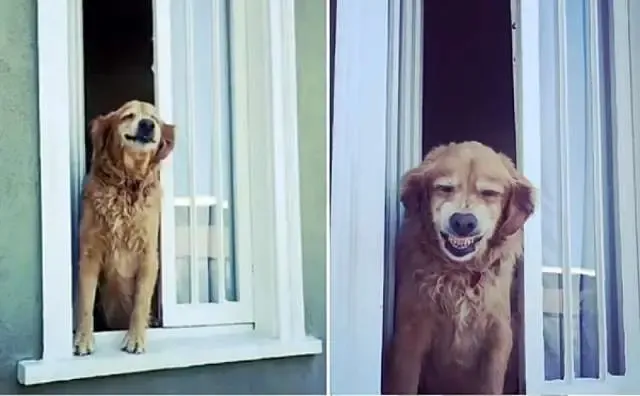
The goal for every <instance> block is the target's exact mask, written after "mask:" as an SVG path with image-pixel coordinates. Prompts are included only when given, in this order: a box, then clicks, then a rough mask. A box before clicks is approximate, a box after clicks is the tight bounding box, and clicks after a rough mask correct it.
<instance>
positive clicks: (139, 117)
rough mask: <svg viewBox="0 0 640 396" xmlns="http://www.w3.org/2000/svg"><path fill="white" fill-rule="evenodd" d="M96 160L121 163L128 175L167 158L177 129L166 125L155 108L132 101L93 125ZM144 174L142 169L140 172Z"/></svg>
mask: <svg viewBox="0 0 640 396" xmlns="http://www.w3.org/2000/svg"><path fill="white" fill-rule="evenodd" d="M91 138H92V142H93V152H94V158H96V157H97V156H100V155H101V154H103V153H106V154H108V156H109V157H110V158H111V160H112V161H113V160H116V158H117V159H121V160H122V161H124V166H125V167H126V168H127V169H128V170H129V171H135V170H136V169H135V168H136V167H139V168H146V167H148V166H149V165H150V164H153V163H158V162H160V161H161V160H163V159H164V158H166V157H167V156H168V155H169V153H170V152H171V151H172V150H173V147H174V126H173V125H169V124H166V123H164V122H163V121H162V120H161V119H160V116H159V115H158V111H157V110H156V108H155V107H154V106H153V105H152V104H150V103H146V102H141V101H137V100H132V101H129V102H127V103H125V104H124V105H122V107H120V108H119V109H117V110H115V111H113V112H111V113H109V114H108V115H106V116H99V117H97V118H96V119H94V120H93V121H92V122H91ZM139 170H143V169H139Z"/></svg>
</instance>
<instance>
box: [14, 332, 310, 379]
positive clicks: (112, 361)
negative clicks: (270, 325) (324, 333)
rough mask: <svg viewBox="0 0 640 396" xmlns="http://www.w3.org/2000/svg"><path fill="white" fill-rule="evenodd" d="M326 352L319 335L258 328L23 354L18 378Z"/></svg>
mask: <svg viewBox="0 0 640 396" xmlns="http://www.w3.org/2000/svg"><path fill="white" fill-rule="evenodd" d="M320 353H322V342H321V341H320V340H319V339H317V338H314V337H305V338H302V339H299V340H289V341H283V340H279V339H276V338H271V337H265V336H259V335H257V334H254V333H249V334H230V335H218V336H215V337H198V338H192V337H189V338H186V337H171V338H167V339H161V340H155V341H152V340H150V341H148V345H147V351H146V353H144V354H141V355H129V354H126V353H124V352H122V351H120V350H119V349H118V348H116V347H108V348H105V347H104V346H103V347H102V348H101V345H100V344H98V345H97V347H96V351H95V352H94V353H93V354H92V355H91V356H81V357H76V356H72V357H69V358H64V359H50V360H49V359H44V360H23V361H21V362H19V363H18V382H20V384H22V385H27V386H28V385H35V384H44V383H49V382H58V381H69V380H74V379H80V378H93V377H104V376H110V375H118V374H128V373H140V372H146V371H153V370H163V369H174V368H184V367H195V366H204V365H209V364H219V363H229V362H241V361H248V360H259V359H270V358H281V357H287V356H302V355H315V354H320Z"/></svg>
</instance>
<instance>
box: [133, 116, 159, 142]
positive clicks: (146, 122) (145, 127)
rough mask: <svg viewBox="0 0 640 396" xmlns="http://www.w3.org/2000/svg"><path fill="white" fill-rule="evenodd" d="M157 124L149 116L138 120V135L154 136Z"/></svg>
mask: <svg viewBox="0 0 640 396" xmlns="http://www.w3.org/2000/svg"><path fill="white" fill-rule="evenodd" d="M154 127H155V124H154V123H153V121H151V120H150V119H148V118H143V119H141V120H140V122H138V131H137V135H138V136H140V137H144V138H149V137H152V136H153V129H154Z"/></svg>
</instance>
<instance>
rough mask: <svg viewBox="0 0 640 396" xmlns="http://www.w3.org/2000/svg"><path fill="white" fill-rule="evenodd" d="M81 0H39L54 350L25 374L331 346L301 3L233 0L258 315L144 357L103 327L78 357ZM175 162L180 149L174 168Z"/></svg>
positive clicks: (165, 71)
mask: <svg viewBox="0 0 640 396" xmlns="http://www.w3.org/2000/svg"><path fill="white" fill-rule="evenodd" d="M170 1H171V0H155V3H154V14H155V22H156V24H160V25H162V24H163V23H169V13H170ZM81 3H82V2H81V1H80V0H38V50H39V57H38V62H39V84H40V86H39V93H40V97H39V101H40V105H39V111H40V150H41V153H40V156H41V157H40V158H41V161H40V172H41V173H40V174H41V186H42V188H41V197H42V207H41V210H42V243H43V245H42V252H43V255H42V268H43V277H42V284H43V285H42V299H43V303H42V306H43V354H42V357H41V358H39V359H30V360H22V361H20V362H19V363H18V370H17V377H18V381H19V382H20V383H21V384H23V385H32V384H41V383H47V382H54V381H65V380H71V379H76V378H90V377H96V376H106V375H115V374H123V373H133V372H143V371H150V370H159V369H168V368H178V367H192V366H198V365H206V364H217V363H224V362H232V361H242V360H255V359H265V358H274V357H285V356H297V355H312V354H319V353H321V352H322V343H321V341H320V340H319V339H316V338H314V337H310V336H308V335H306V333H305V323H304V304H303V299H304V296H303V289H302V254H301V236H300V221H301V216H300V202H299V200H300V196H299V180H298V179H299V175H298V145H297V127H298V123H297V108H296V105H297V102H296V97H297V89H296V85H295V83H296V58H295V34H294V28H295V25H294V24H295V19H294V8H293V7H294V2H293V0H270V1H269V2H268V3H265V2H255V1H253V0H233V1H232V2H230V4H231V5H232V9H231V14H232V18H235V19H234V22H235V23H234V26H235V27H234V28H233V30H232V34H233V35H234V36H233V40H246V42H247V49H246V51H243V52H241V53H237V54H235V55H234V58H233V59H232V65H233V66H232V67H233V71H234V75H235V77H234V80H233V87H234V93H235V91H236V90H237V91H238V95H235V96H236V100H237V102H236V103H234V105H235V107H236V109H237V111H234V114H233V117H234V120H233V122H234V125H235V127H236V128H239V131H238V133H237V135H238V136H237V137H236V138H237V139H241V140H243V141H244V142H245V143H246V145H245V146H244V147H246V151H247V152H246V154H247V156H246V157H245V158H250V159H251V161H250V162H251V163H250V164H248V165H247V166H246V167H244V168H240V169H239V171H240V172H245V173H246V174H247V176H248V179H250V180H251V189H252V191H254V186H258V187H257V188H258V189H257V192H256V193H255V194H247V195H246V196H243V197H242V198H241V199H240V200H239V201H236V202H235V203H236V205H238V202H240V203H241V204H245V205H250V207H249V208H250V209H251V210H244V214H243V216H245V217H243V218H242V219H241V220H240V221H245V222H246V224H250V225H251V230H250V231H251V238H252V239H253V241H254V243H252V244H251V251H249V252H247V253H246V254H248V258H249V259H250V260H252V263H253V271H254V279H256V281H255V282H253V285H251V287H252V291H253V299H254V307H255V310H256V312H255V315H254V320H255V321H254V323H253V324H241V325H228V326H227V325H224V326H222V325H221V326H201V327H194V328H162V329H150V330H149V334H148V342H149V345H148V352H147V353H146V354H143V355H139V356H129V355H127V354H125V353H123V352H121V351H120V350H119V348H117V341H118V340H119V339H120V337H122V333H118V332H116V333H97V334H96V352H95V353H94V354H93V355H91V356H84V357H76V356H73V354H72V329H73V319H72V316H73V315H72V313H73V306H72V297H71V290H72V287H73V285H72V270H71V268H72V266H71V263H72V261H73V258H72V248H71V247H72V235H71V221H72V217H71V216H72V213H71V191H72V189H71V187H72V180H71V176H70V172H69V171H65V169H66V170H69V169H71V166H72V160H71V158H72V156H71V154H72V152H71V147H72V146H71V139H72V138H71V137H70V133H69V131H71V132H72V134H75V133H84V129H83V126H84V123H81V124H79V125H78V124H77V123H78V121H79V120H82V117H83V115H82V114H81V113H82V106H80V105H79V104H78V103H82V97H81V96H79V95H81V92H82V90H78V89H77V87H78V85H77V81H75V80H77V78H78V75H77V74H74V73H75V71H77V64H76V63H74V62H79V61H80V60H81V58H82V55H81V53H80V52H79V49H81V48H82V46H81V45H77V43H78V40H79V38H78V37H82V35H81V26H80V25H81V23H79V22H78V15H81V12H78V10H79V8H78V7H81ZM380 22H382V21H381V20H378V23H380ZM155 35H156V37H155V40H156V64H155V65H154V70H155V71H156V73H157V76H159V77H158V78H157V80H156V93H157V103H158V107H159V111H160V113H161V114H162V115H163V118H166V119H167V120H168V121H169V122H171V121H173V114H174V105H175V103H173V100H172V95H171V92H172V91H171V87H170V86H168V84H169V83H170V82H172V79H171V63H170V59H171V57H170V47H164V46H163V47H162V48H158V42H160V41H166V40H170V27H168V26H164V28H163V27H162V26H160V27H158V26H156V29H155ZM80 64H81V63H80ZM74 81H75V85H74ZM249 92H250V93H251V94H249ZM78 128H79V129H78ZM178 131H179V128H178ZM249 132H250V133H251V139H249ZM170 163H171V157H170V158H169V161H168V162H167V163H166V164H165V166H168V164H170ZM164 181H165V180H163V182H164ZM172 205H173V203H172ZM246 207H247V206H245V208H246ZM169 220H172V219H169ZM164 221H168V220H167V219H166V218H165V219H164ZM164 253H166V254H173V253H175V252H168V253H167V252H163V254H164ZM379 257H382V255H380V256H379ZM67 291H68V292H67Z"/></svg>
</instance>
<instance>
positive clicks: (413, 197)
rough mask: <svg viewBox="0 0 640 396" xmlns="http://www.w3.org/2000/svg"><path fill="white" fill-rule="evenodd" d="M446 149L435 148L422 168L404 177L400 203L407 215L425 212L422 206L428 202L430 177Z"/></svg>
mask: <svg viewBox="0 0 640 396" xmlns="http://www.w3.org/2000/svg"><path fill="white" fill-rule="evenodd" d="M446 148H447V146H438V147H435V148H434V149H432V150H431V151H429V153H428V154H427V156H426V157H425V159H424V161H422V164H420V166H418V167H417V168H413V169H411V170H410V171H408V172H407V173H406V174H405V175H404V177H403V179H402V184H401V188H400V201H401V202H402V205H404V207H405V210H406V211H407V214H409V215H411V214H415V213H419V212H421V211H422V210H423V208H422V205H423V203H424V202H426V201H427V194H428V190H429V186H428V180H429V175H430V174H431V172H432V171H433V169H434V167H435V163H436V161H437V159H438V158H439V157H440V155H441V154H442V153H443V152H444V151H445V149H446Z"/></svg>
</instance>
